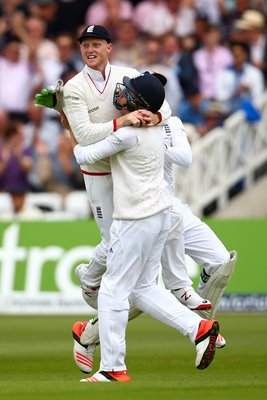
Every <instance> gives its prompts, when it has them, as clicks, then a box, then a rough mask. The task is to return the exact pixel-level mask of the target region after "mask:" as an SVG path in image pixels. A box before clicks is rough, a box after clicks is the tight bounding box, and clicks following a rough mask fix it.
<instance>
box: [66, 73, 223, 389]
mask: <svg viewBox="0 0 267 400" xmlns="http://www.w3.org/2000/svg"><path fill="white" fill-rule="evenodd" d="M123 83H124V84H123V85H119V95H118V96H117V97H116V100H115V101H118V102H119V104H120V106H121V107H124V108H125V109H127V110H132V109H133V108H134V107H136V108H140V107H142V108H145V109H148V110H151V111H154V112H156V111H157V110H158V109H159V107H160V106H161V105H162V102H163V100H164V96H165V93H164V87H163V85H162V83H161V82H160V80H159V79H158V78H157V77H155V76H154V75H152V74H149V73H144V74H142V75H140V76H139V77H136V78H132V79H130V78H129V77H124V79H123ZM74 154H75V157H76V160H77V162H78V163H79V164H83V163H86V164H91V163H94V162H95V161H97V160H99V159H102V158H105V157H110V164H111V171H112V176H113V184H114V189H113V199H114V213H113V223H112V226H111V240H110V245H109V252H108V257H107V270H106V272H105V273H104V275H103V277H102V281H101V286H100V289H99V297H98V316H99V333H100V342H101V364H100V370H99V371H98V372H97V373H95V374H94V375H93V376H92V377H91V378H87V379H84V380H82V381H83V382H112V381H122V382H128V381H129V380H131V379H130V377H129V376H128V373H127V368H126V365H125V329H126V325H127V321H128V312H129V298H131V302H132V303H133V304H134V305H136V306H137V307H138V308H139V309H141V310H142V311H144V312H146V313H147V314H149V315H151V316H153V317H154V318H156V319H159V320H160V321H161V322H164V323H165V324H167V325H169V326H171V327H173V328H175V329H177V330H178V331H179V332H181V333H182V334H184V335H187V336H188V337H189V338H190V340H191V342H193V343H195V345H196V352H197V356H196V363H195V365H196V367H197V368H199V369H204V368H207V367H208V366H209V364H210V362H211V361H212V359H213V357H214V354H215V342H216V338H217V335H218V332H219V324H218V322H217V321H215V320H204V319H203V320H201V318H200V317H199V316H198V315H197V314H196V313H193V312H192V311H191V310H189V309H188V308H187V307H185V306H183V305H182V304H180V303H179V302H176V300H175V298H174V296H172V294H171V293H170V292H169V291H167V290H166V289H163V288H160V287H159V286H158V285H157V277H158V274H159V265H160V258H161V253H162V250H163V246H164V242H165V240H166V238H167V235H168V233H169V231H170V226H171V215H170V212H169V209H170V207H171V205H172V197H171V196H170V194H169V191H168V189H167V185H166V182H165V180H164V142H163V135H162V128H161V127H160V126H157V127H150V128H139V129H135V128H133V127H131V128H130V127H129V128H122V129H120V130H119V131H118V132H116V134H111V135H110V136H109V137H108V138H106V139H104V140H102V141H100V142H98V143H95V144H93V145H91V146H85V147H82V146H80V145H77V146H76V147H75V149H74Z"/></svg>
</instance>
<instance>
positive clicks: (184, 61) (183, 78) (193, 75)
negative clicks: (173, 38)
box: [178, 35, 198, 97]
mask: <svg viewBox="0 0 267 400" xmlns="http://www.w3.org/2000/svg"><path fill="white" fill-rule="evenodd" d="M180 47H181V51H180V58H179V61H178V79H179V82H180V85H181V88H182V90H183V94H184V96H185V97H187V95H188V94H189V93H191V92H192V89H194V90H195V88H196V87H197V85H198V79H197V69H196V67H195V64H194V61H193V55H194V52H195V51H196V48H197V41H196V37H195V35H189V36H184V37H183V38H180Z"/></svg>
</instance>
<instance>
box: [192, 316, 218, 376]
mask: <svg viewBox="0 0 267 400" xmlns="http://www.w3.org/2000/svg"><path fill="white" fill-rule="evenodd" d="M219 329H220V327H219V323H218V322H217V321H215V322H214V323H213V324H212V327H211V329H210V330H209V339H210V340H209V344H208V346H207V348H206V350H205V352H204V354H203V356H202V359H201V361H200V363H199V365H198V366H197V369H205V368H207V367H208V366H209V365H210V363H211V362H212V360H213V358H214V355H215V351H216V339H217V336H218V333H219Z"/></svg>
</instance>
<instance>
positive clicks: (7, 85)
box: [0, 38, 38, 122]
mask: <svg viewBox="0 0 267 400" xmlns="http://www.w3.org/2000/svg"><path fill="white" fill-rule="evenodd" d="M20 51H21V44H20V42H19V40H18V39H16V38H13V39H10V40H9V41H8V42H6V43H5V47H4V49H3V51H2V55H1V56H0V109H2V110H4V111H6V112H8V113H9V115H10V116H11V117H12V118H16V119H20V120H21V121H23V122H25V121H26V120H27V111H28V102H29V99H30V98H31V97H32V94H33V93H34V92H35V91H36V90H37V83H38V79H36V78H38V75H37V69H36V62H35V59H34V58H33V60H29V61H28V60H22V59H21V57H20Z"/></svg>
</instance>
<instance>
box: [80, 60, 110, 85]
mask: <svg viewBox="0 0 267 400" xmlns="http://www.w3.org/2000/svg"><path fill="white" fill-rule="evenodd" d="M110 68H111V67H110V63H109V62H108V63H107V65H106V68H105V79H104V77H103V75H102V73H101V72H100V71H97V70H95V69H92V68H90V67H88V65H85V71H86V72H87V74H88V75H89V76H90V78H91V79H92V80H93V81H94V84H95V85H96V86H97V87H98V86H100V87H101V86H103V85H104V84H105V82H106V80H107V78H108V76H109V73H110Z"/></svg>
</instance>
